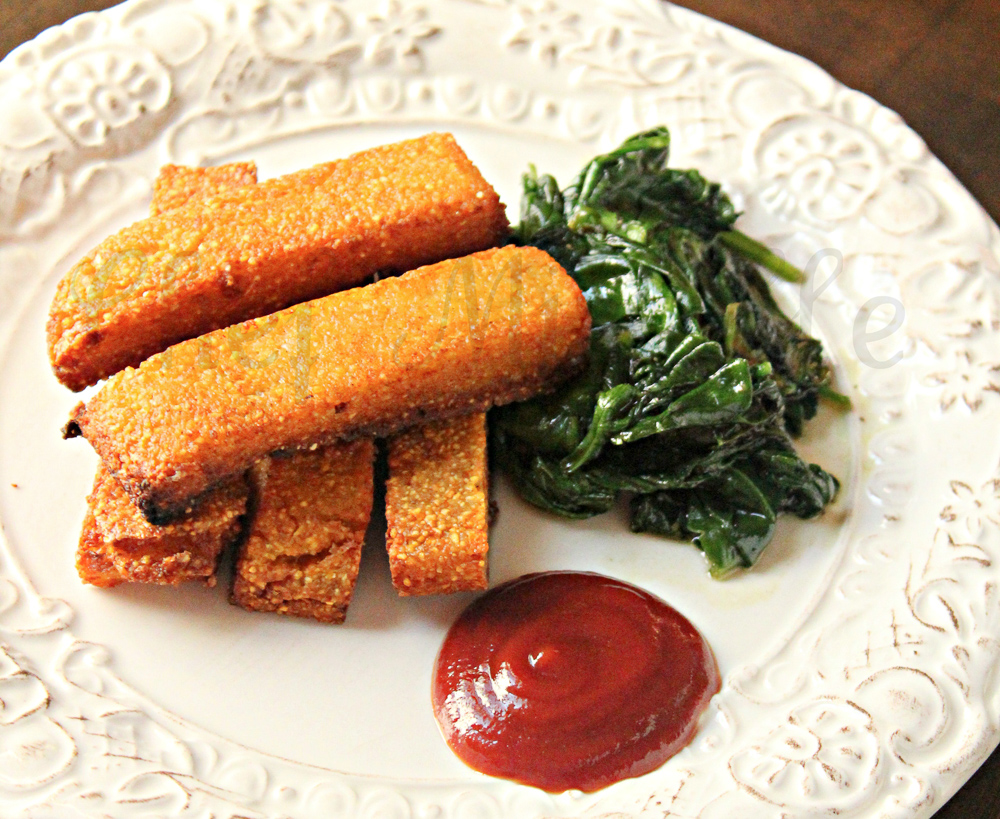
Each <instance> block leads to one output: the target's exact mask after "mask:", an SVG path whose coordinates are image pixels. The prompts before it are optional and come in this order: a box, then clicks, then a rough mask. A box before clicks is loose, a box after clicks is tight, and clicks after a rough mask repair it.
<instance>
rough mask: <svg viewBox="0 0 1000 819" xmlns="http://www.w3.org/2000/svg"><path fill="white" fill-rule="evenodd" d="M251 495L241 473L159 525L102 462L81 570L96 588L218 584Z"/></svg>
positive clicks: (84, 537) (82, 538) (85, 530)
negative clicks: (221, 566) (187, 512)
mask: <svg viewBox="0 0 1000 819" xmlns="http://www.w3.org/2000/svg"><path fill="white" fill-rule="evenodd" d="M248 495H249V486H248V484H247V482H246V481H245V480H244V479H243V478H242V477H239V478H237V479H236V480H233V481H230V482H229V483H226V484H224V485H222V486H220V487H218V488H217V489H215V490H213V491H212V492H211V493H210V494H209V495H208V496H207V497H206V498H205V500H204V502H203V503H202V504H201V505H200V506H199V507H198V508H197V509H196V510H194V511H193V512H192V513H191V514H190V515H187V516H185V517H183V518H181V519H180V520H178V521H177V522H176V523H172V524H170V525H168V526H153V525H152V524H150V523H148V522H147V521H146V520H145V519H144V518H143V517H142V515H141V514H140V513H139V510H138V509H136V508H135V506H134V505H133V504H132V501H131V500H129V498H128V496H127V495H126V494H125V492H124V491H123V490H122V488H121V486H120V485H119V484H118V481H116V480H115V479H114V478H112V477H111V475H110V474H109V473H108V471H107V470H106V469H105V468H104V467H103V466H101V467H99V468H98V470H97V477H96V478H95V480H94V488H93V491H92V492H91V493H90V497H88V498H87V516H86V518H85V520H84V524H83V532H82V534H81V535H80V544H79V547H78V549H77V555H76V568H77V572H78V573H79V575H80V578H81V579H82V580H83V581H84V582H85V583H92V584H93V585H95V586H116V585H118V584H119V583H124V582H132V583H159V584H166V585H176V584H178V583H182V582H184V581H186V580H201V581H203V582H205V583H208V585H210V586H214V585H215V569H216V566H217V565H218V562H219V556H220V555H221V554H222V551H223V549H225V548H226V547H227V546H229V545H230V544H231V543H233V542H234V541H235V540H236V538H237V537H238V536H239V534H240V532H241V530H242V516H243V515H244V514H245V512H246V506H247V497H248Z"/></svg>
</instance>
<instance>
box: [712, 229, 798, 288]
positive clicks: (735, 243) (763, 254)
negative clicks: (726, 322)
mask: <svg viewBox="0 0 1000 819" xmlns="http://www.w3.org/2000/svg"><path fill="white" fill-rule="evenodd" d="M719 239H720V240H721V241H722V243H723V244H724V245H727V246H728V247H730V248H732V249H733V250H735V251H736V252H737V253H740V254H742V255H743V256H746V257H747V258H748V259H750V260H751V261H753V262H756V263H757V264H759V265H760V266H761V267H766V268H767V269H768V270H770V271H771V272H772V273H774V275H776V276H778V277H779V278H781V279H784V280H785V281H786V282H792V283H793V284H802V283H803V282H804V281H805V280H806V276H805V274H804V273H803V272H802V271H801V270H799V269H798V268H797V267H796V266H795V265H793V264H792V263H791V262H786V261H785V260H784V259H782V258H781V257H780V256H778V255H777V254H776V253H773V252H772V251H770V250H768V249H767V248H766V247H765V246H764V245H762V244H761V243H760V242H758V241H757V240H756V239H751V238H750V237H749V236H747V235H746V234H745V233H742V232H741V231H738V230H725V231H723V232H722V233H720V234H719Z"/></svg>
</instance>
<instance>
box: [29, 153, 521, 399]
mask: <svg viewBox="0 0 1000 819" xmlns="http://www.w3.org/2000/svg"><path fill="white" fill-rule="evenodd" d="M508 229H509V225H508V223H507V218H506V215H505V213H504V208H503V205H501V204H500V200H499V198H498V197H497V195H496V192H495V191H494V190H493V189H492V188H491V187H490V186H489V184H488V183H487V182H486V181H485V180H484V179H483V177H482V175H481V174H480V173H479V171H478V170H476V167H475V166H474V165H473V164H472V162H470V161H469V159H468V157H467V156H466V155H465V154H464V153H463V152H462V150H461V148H459V147H458V145H457V144H456V143H455V141H454V139H453V138H452V137H451V135H450V134H430V135H427V136H424V137H421V138H419V139H414V140H409V141H406V142H400V143H397V144H395V145H386V146H382V147H379V148H373V149H371V150H368V151H362V152H361V153H358V154H355V155H353V156H351V157H349V158H347V159H344V160H339V161H335V162H328V163H325V164H323V165H317V166H315V167H313V168H309V169H307V170H304V171H299V172H298V173H293V174H289V175H287V176H283V177H279V178H277V179H272V180H268V181H266V182H263V183H261V184H259V185H247V186H244V187H241V188H237V189H228V190H221V191H219V192H218V193H217V194H216V195H214V196H210V197H208V198H207V199H203V198H195V199H191V200H190V201H188V202H187V203H186V204H184V205H183V206H181V207H177V208H173V209H171V210H169V211H166V212H164V213H161V214H160V215H158V216H153V217H150V218H148V219H144V220H142V221H139V222H137V223H136V224H134V225H132V226H131V227H127V228H125V229H124V230H122V231H120V232H119V233H117V234H116V235H114V236H111V237H109V238H107V239H105V240H104V241H103V242H102V243H101V244H100V245H98V247H97V248H96V249H94V250H93V251H92V252H91V253H89V254H88V255H87V256H86V257H84V258H83V259H82V260H81V261H80V262H78V263H77V264H76V265H75V266H74V267H73V268H72V269H71V270H70V271H69V272H68V273H67V274H66V276H65V277H64V278H63V279H62V281H61V282H60V283H59V286H58V288H57V290H56V295H55V298H54V299H53V302H52V306H51V308H50V311H49V320H48V325H47V334H48V345H49V357H50V360H51V363H52V367H53V370H54V371H55V374H56V377H57V378H58V379H59V380H60V381H61V382H62V383H63V384H65V385H66V386H67V387H69V388H70V389H72V390H81V389H83V388H84V387H87V386H89V385H91V384H94V383H96V382H97V381H99V380H100V379H102V378H105V377H107V376H110V375H111V374H113V373H116V372H118V371H119V370H121V369H123V368H124V367H126V366H136V365H138V364H139V363H140V362H141V361H143V360H144V359H146V358H148V357H149V356H150V355H153V354H154V353H158V352H160V351H162V350H164V349H165V348H167V347H168V346H170V345H171V344H175V343H177V342H179V341H183V340H184V339H189V338H194V337H196V336H200V335H202V334H204V333H207V332H209V331H211V330H215V329H217V328H219V327H226V326H228V325H231V324H235V323H237V322H241V321H244V320H247V319H250V318H255V317H257V316H263V315H265V314H268V313H272V312H274V311H275V310H280V309H282V308H284V307H287V306H288V305H291V304H296V303H299V302H302V301H305V300H308V299H315V298H318V297H320V296H325V295H327V294H328V293H332V292H334V291H337V290H341V289H343V288H347V287H353V286H355V285H358V284H361V283H363V282H364V281H365V279H367V278H369V277H371V276H372V275H373V274H374V273H377V272H380V271H385V270H392V271H396V272H399V271H403V270H409V269H412V268H415V267H417V266H419V265H423V264H427V263H429V262H433V261H437V260H439V259H445V258H449V257H453V256H461V255H463V254H466V253H471V252H473V251H477V250H482V249H484V248H488V247H492V246H494V245H496V244H498V243H500V242H502V241H503V240H504V237H505V236H506V235H507V232H508Z"/></svg>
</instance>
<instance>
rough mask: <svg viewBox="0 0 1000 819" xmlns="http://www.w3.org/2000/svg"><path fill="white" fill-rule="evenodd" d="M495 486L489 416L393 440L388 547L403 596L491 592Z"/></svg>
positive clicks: (424, 427)
mask: <svg viewBox="0 0 1000 819" xmlns="http://www.w3.org/2000/svg"><path fill="white" fill-rule="evenodd" d="M488 481H489V476H488V472H487V465H486V415H485V414H484V413H481V412H476V413H473V414H472V415H465V416H462V417H460V418H450V419H448V420H445V421H432V422H431V423H428V424H421V425H420V426H416V427H411V428H410V429H407V430H404V431H403V432H401V433H399V434H398V435H395V436H393V437H392V438H390V439H389V479H388V480H387V481H386V484H385V520H386V534H385V545H386V549H387V550H388V552H389V569H390V572H391V574H392V585H393V586H395V588H396V591H398V592H399V593H400V594H401V595H404V596H410V595H421V594H451V593H452V592H457V591H477V590H481V589H485V588H486V586H487V584H488V572H487V563H486V561H487V551H488V549H489V541H488V534H489V532H488V528H489V527H488V499H487V494H488Z"/></svg>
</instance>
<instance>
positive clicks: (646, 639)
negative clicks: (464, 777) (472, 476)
mask: <svg viewBox="0 0 1000 819" xmlns="http://www.w3.org/2000/svg"><path fill="white" fill-rule="evenodd" d="M719 687H720V679H719V669H718V666H717V665H716V662H715V657H714V655H713V654H712V650H711V648H710V647H709V646H708V643H706V642H705V639H704V638H703V637H702V636H701V634H699V633H698V631H697V630H696V629H695V627H694V626H692V625H691V623H690V622H689V621H688V620H687V619H686V618H684V617H683V616H682V615H681V614H679V613H678V612H677V611H675V610H674V609H673V608H671V607H670V606H668V605H667V604H666V603H664V602H663V601H662V600H660V599H659V598H657V597H654V596H653V595H651V594H648V593H647V592H645V591H643V590H642V589H639V588H637V587H635V586H632V585H629V584H628V583H622V582H620V581H618V580H613V579H612V578H609V577H603V576H601V575H598V574H589V573H581V572H544V573H540V574H529V575H525V576H524V577H520V578H517V579H516V580H512V581H510V582H508V583H505V584H503V585H501V586H497V587H496V588H495V589H492V590H491V591H489V592H487V593H486V594H484V595H483V596H482V597H480V598H479V599H478V600H476V601H475V602H474V603H473V604H472V605H471V606H469V608H467V609H466V610H465V611H464V612H463V613H462V615H461V616H460V617H459V619H458V620H457V621H456V622H455V624H454V625H453V626H452V627H451V630H450V631H449V632H448V635H447V636H446V637H445V640H444V643H443V645H442V646H441V651H440V652H439V654H438V658H437V663H436V665H435V669H434V681H433V691H432V700H433V704H434V714H435V716H436V717H437V721H438V724H439V725H440V726H441V730H442V732H443V734H444V737H445V740H446V741H447V743H448V745H449V746H450V747H451V749H452V750H453V751H454V752H455V753H456V754H457V755H458V757H459V758H460V759H461V760H462V761H463V762H465V763H466V764H467V765H469V766H470V767H472V768H475V769H476V770H477V771H481V772H482V773H485V774H489V775H491V776H498V777H503V778H505V779H512V780H515V781H517V782H521V783H523V784H526V785H534V786H535V787H538V788H542V789H544V790H546V791H551V792H559V791H564V790H568V789H577V790H581V791H588V792H589V791H595V790H598V789H600V788H603V787H605V786H607V785H610V784H612V783H613V782H617V781H619V780H621V779H627V778H629V777H633V776H640V775H642V774H644V773H648V772H649V771H652V770H654V769H655V768H657V767H659V766H660V765H662V764H663V763H664V762H665V761H666V760H667V759H669V758H670V757H671V756H673V755H674V754H675V753H677V752H678V751H679V750H680V749H681V748H683V747H684V746H685V745H686V744H687V743H688V742H690V740H691V738H692V737H693V736H694V733H695V730H696V728H697V723H698V718H699V716H700V715H701V714H702V712H703V711H704V710H705V708H706V707H707V706H708V702H709V700H710V699H711V698H712V696H713V695H714V694H715V693H716V692H718V690H719Z"/></svg>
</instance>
